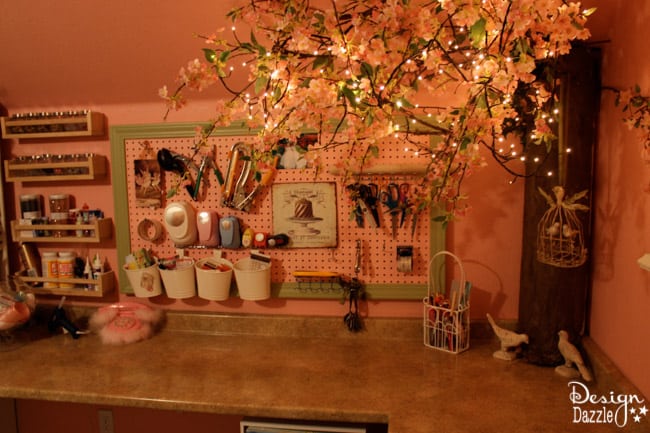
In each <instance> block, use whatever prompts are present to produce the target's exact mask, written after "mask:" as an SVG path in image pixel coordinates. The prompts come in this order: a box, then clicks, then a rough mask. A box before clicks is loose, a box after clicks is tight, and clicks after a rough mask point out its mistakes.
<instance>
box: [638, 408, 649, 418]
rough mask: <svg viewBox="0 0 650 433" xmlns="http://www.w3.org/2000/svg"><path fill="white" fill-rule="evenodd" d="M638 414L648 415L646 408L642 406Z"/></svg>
mask: <svg viewBox="0 0 650 433" xmlns="http://www.w3.org/2000/svg"><path fill="white" fill-rule="evenodd" d="M639 413H640V414H641V415H643V416H646V414H647V413H648V408H646V407H645V406H643V407H642V408H641V409H639Z"/></svg>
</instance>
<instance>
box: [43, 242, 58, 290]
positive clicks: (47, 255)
mask: <svg viewBox="0 0 650 433" xmlns="http://www.w3.org/2000/svg"><path fill="white" fill-rule="evenodd" d="M41 267H42V274H43V277H44V278H59V257H58V254H57V253H56V252H55V251H47V252H44V253H42V254H41ZM54 287H59V283H58V282H56V281H44V282H43V288H45V289H51V288H54Z"/></svg>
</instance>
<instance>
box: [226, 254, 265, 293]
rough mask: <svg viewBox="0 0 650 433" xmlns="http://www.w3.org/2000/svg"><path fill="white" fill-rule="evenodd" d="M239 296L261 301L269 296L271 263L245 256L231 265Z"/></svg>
mask: <svg viewBox="0 0 650 433" xmlns="http://www.w3.org/2000/svg"><path fill="white" fill-rule="evenodd" d="M233 268H234V270H235V281H236V282H237V290H238V291H239V297H240V298H241V299H244V300H247V301H261V300H264V299H268V298H270V297H271V264H270V263H266V262H263V261H261V260H255V259H253V258H250V257H247V258H244V259H241V260H239V261H237V262H236V263H235V265H234V266H233Z"/></svg>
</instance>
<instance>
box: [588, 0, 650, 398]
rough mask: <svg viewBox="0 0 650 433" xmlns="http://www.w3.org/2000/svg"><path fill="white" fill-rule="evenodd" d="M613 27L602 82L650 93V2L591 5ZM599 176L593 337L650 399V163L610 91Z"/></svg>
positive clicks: (605, 104) (601, 135) (604, 113)
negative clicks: (648, 257)
mask: <svg viewBox="0 0 650 433" xmlns="http://www.w3.org/2000/svg"><path fill="white" fill-rule="evenodd" d="M589 3H593V4H594V5H596V6H598V7H599V8H600V9H601V10H600V11H599V13H600V17H599V19H603V20H607V22H608V26H606V27H604V31H603V32H602V33H601V34H599V35H598V36H600V38H599V39H602V40H604V39H609V40H610V42H609V43H607V44H604V45H603V54H604V57H603V66H602V71H603V85H605V86H614V87H617V88H629V87H632V86H634V85H635V84H638V85H640V86H641V89H642V93H644V94H646V95H647V94H649V93H650V75H649V74H648V72H647V71H648V70H649V69H650V58H648V56H647V53H648V46H647V40H646V38H645V37H640V35H644V34H645V33H646V32H647V23H648V20H650V2H634V7H630V5H631V3H628V2H616V1H612V2H606V3H607V4H606V5H603V4H602V3H604V2H602V1H600V2H599V1H591V2H589ZM598 146H599V147H598V152H597V176H596V198H595V203H596V220H595V239H594V253H593V256H594V271H593V288H592V292H593V294H592V305H591V320H590V328H591V332H590V334H591V337H592V338H593V339H594V341H595V342H596V343H597V344H598V345H599V346H600V347H601V348H602V349H603V350H604V351H605V353H606V354H607V355H608V356H609V357H610V358H611V359H612V360H613V361H614V363H615V364H616V365H617V366H618V367H619V368H620V369H621V370H622V372H623V373H624V374H625V375H626V376H627V377H628V378H629V379H631V380H632V382H633V383H635V384H636V385H637V386H638V387H639V389H640V390H641V392H642V393H643V394H644V395H645V396H650V372H649V371H648V362H649V360H650V346H648V344H647V342H648V337H649V335H650V334H649V330H650V274H649V273H648V272H647V271H644V270H642V269H640V268H639V266H638V265H637V263H636V261H637V259H638V258H639V257H641V256H642V255H643V254H645V253H647V252H650V231H648V226H649V223H650V200H649V199H650V196H649V195H648V192H644V190H646V189H647V188H648V185H649V182H650V165H648V164H647V163H646V164H644V162H643V161H642V158H641V149H642V147H641V142H640V140H639V136H638V134H637V133H636V131H629V130H628V129H627V128H626V127H625V126H624V125H623V124H622V122H621V114H620V110H619V109H617V108H616V107H615V106H614V96H613V94H612V93H611V92H607V91H605V92H603V99H602V111H601V118H600V131H599V144H598Z"/></svg>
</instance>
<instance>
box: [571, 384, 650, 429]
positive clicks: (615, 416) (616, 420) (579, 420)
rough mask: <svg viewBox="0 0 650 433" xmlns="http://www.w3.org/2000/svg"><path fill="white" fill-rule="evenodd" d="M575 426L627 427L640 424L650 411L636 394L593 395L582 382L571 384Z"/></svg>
mask: <svg viewBox="0 0 650 433" xmlns="http://www.w3.org/2000/svg"><path fill="white" fill-rule="evenodd" d="M569 388H570V391H569V400H570V401H571V403H572V404H573V423H574V424H611V425H615V426H617V427H620V428H622V427H625V426H626V425H628V423H640V422H642V420H644V419H645V418H646V415H647V414H648V412H649V411H650V409H648V408H647V407H646V405H645V400H644V399H643V398H639V397H638V396H637V395H636V394H614V391H610V392H609V395H598V394H592V393H591V392H590V391H589V388H587V387H586V386H585V385H584V384H583V383H582V382H577V381H571V382H569Z"/></svg>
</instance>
